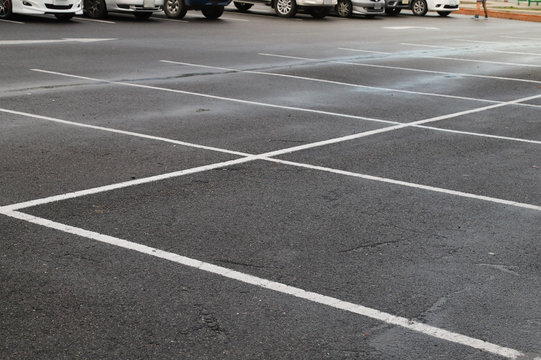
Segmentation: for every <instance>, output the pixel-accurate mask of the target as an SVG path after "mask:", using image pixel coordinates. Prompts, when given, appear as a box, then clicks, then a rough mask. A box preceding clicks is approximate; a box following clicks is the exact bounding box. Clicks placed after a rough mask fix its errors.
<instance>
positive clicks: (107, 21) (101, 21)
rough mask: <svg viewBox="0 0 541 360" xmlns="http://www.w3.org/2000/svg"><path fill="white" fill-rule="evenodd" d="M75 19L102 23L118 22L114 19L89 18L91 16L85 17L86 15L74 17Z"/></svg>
mask: <svg viewBox="0 0 541 360" xmlns="http://www.w3.org/2000/svg"><path fill="white" fill-rule="evenodd" d="M73 20H80V21H89V22H97V23H101V24H116V23H115V22H114V21H109V20H100V19H89V18H85V17H76V18H73Z"/></svg>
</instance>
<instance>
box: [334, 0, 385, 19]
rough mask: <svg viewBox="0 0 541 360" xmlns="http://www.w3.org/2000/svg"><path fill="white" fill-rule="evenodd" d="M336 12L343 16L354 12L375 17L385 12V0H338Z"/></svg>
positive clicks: (349, 15)
mask: <svg viewBox="0 0 541 360" xmlns="http://www.w3.org/2000/svg"><path fill="white" fill-rule="evenodd" d="M336 13H337V14H338V16H341V17H351V16H352V15H353V14H358V15H365V16H366V17H374V16H376V15H383V14H385V0H338V4H337V5H336Z"/></svg>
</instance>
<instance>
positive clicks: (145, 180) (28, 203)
mask: <svg viewBox="0 0 541 360" xmlns="http://www.w3.org/2000/svg"><path fill="white" fill-rule="evenodd" d="M258 159H259V157H258V156H246V157H243V158H239V159H235V160H229V161H223V162H220V163H215V164H210V165H204V166H198V167H195V168H190V169H184V170H180V171H174V172H171V173H167V174H161V175H155V176H149V177H146V178H141V179H135V180H130V181H124V182H121V183H116V184H110V185H105V186H99V187H95V188H90V189H85V190H80V191H74V192H70V193H65V194H60V195H54V196H49V197H46V198H41V199H35V200H30V201H25V202H22V203H18V204H12V205H7V206H0V214H2V213H6V212H9V211H15V210H20V209H24V208H28V207H32V206H38V205H44V204H49V203H53V202H57V201H62V200H68V199H75V198H78V197H82V196H88V195H93V194H99V193H102V192H107V191H112V190H118V189H124V188H128V187H131V186H136V185H142V184H149V183H153V182H157V181H162V180H166V179H172V178H176V177H180V176H184V175H189V174H196V173H200V172H204V171H209V170H214V169H220V168H224V167H227V166H231V165H238V164H242V163H246V162H249V161H253V160H258Z"/></svg>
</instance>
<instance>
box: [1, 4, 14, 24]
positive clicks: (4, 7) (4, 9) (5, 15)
mask: <svg viewBox="0 0 541 360" xmlns="http://www.w3.org/2000/svg"><path fill="white" fill-rule="evenodd" d="M11 9H12V6H11V0H0V19H4V20H6V19H10V18H11V17H12V16H13V12H12V10H11Z"/></svg>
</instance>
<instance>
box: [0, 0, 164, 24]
mask: <svg viewBox="0 0 541 360" xmlns="http://www.w3.org/2000/svg"><path fill="white" fill-rule="evenodd" d="M0 1H2V0H0ZM162 8H163V0H84V12H85V14H86V15H88V16H89V17H91V18H93V19H102V18H104V17H106V16H107V13H108V12H118V13H128V14H133V15H134V16H135V17H136V18H138V19H148V18H149V17H150V16H152V13H154V12H156V11H161V10H162Z"/></svg>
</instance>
